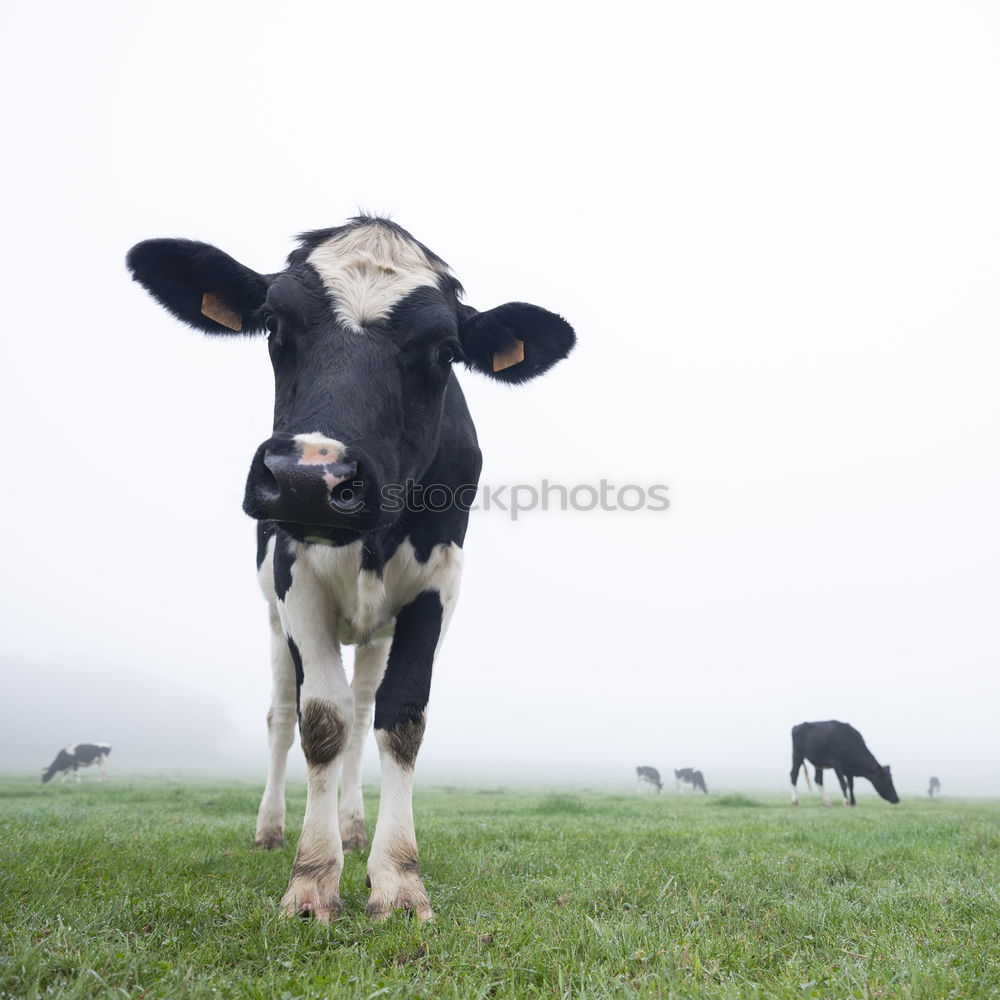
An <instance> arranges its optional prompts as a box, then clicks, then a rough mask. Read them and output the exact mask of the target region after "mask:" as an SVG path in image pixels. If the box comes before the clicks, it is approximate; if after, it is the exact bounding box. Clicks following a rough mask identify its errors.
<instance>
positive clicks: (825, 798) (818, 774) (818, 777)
mask: <svg viewBox="0 0 1000 1000" xmlns="http://www.w3.org/2000/svg"><path fill="white" fill-rule="evenodd" d="M816 784H817V786H818V787H819V794H820V795H821V796H822V798H823V805H825V806H829V805H830V796H829V795H827V794H826V789H825V788H824V787H823V768H821V767H817V768H816Z"/></svg>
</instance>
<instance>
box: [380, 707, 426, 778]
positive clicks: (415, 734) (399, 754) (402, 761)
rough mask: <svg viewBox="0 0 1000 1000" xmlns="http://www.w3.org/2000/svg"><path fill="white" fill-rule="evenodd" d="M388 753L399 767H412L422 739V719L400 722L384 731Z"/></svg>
mask: <svg viewBox="0 0 1000 1000" xmlns="http://www.w3.org/2000/svg"><path fill="white" fill-rule="evenodd" d="M386 736H387V741H386V742H387V744H388V750H389V753H391V754H392V755H393V757H395V758H396V763H397V764H399V766H400V767H406V768H410V769H412V768H413V765H414V764H415V763H416V760H417V754H418V753H419V752H420V744H421V743H422V742H423V739H424V720H423V718H422V717H421V718H420V719H418V720H415V721H412V720H411V721H409V722H400V723H399V724H398V725H397V726H394V727H393V728H392V729H390V730H389V731H388V733H386Z"/></svg>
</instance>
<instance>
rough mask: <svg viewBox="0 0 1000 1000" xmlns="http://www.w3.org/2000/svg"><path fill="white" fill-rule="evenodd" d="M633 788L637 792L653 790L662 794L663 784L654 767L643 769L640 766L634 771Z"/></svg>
mask: <svg viewBox="0 0 1000 1000" xmlns="http://www.w3.org/2000/svg"><path fill="white" fill-rule="evenodd" d="M635 786H636V791H638V792H641V791H643V790H644V789H649V790H650V791H652V789H654V788H655V789H656V790H657V791H658V792H662V791H663V782H662V781H660V772H659V771H657V770H656V768H655V767H643V766H641V765H640V766H639V767H637V768H636V769H635Z"/></svg>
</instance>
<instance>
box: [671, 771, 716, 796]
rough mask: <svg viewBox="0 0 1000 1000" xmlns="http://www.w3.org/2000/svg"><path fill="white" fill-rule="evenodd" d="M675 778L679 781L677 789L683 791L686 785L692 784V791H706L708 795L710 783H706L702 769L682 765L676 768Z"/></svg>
mask: <svg viewBox="0 0 1000 1000" xmlns="http://www.w3.org/2000/svg"><path fill="white" fill-rule="evenodd" d="M674 779H675V780H676V783H677V791H679V792H683V791H684V786H685V785H690V786H691V791H692V792H704V793H705V794H706V795H708V785H706V784H705V776H704V775H703V774H702V773H701V771H697V770H695V769H694V768H693V767H681V768H677V769H675V770H674Z"/></svg>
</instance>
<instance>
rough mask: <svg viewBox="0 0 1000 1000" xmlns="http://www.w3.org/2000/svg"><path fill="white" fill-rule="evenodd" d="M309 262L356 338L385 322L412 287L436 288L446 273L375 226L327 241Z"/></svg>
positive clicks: (409, 245) (416, 249) (417, 249)
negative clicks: (367, 327) (357, 335)
mask: <svg viewBox="0 0 1000 1000" xmlns="http://www.w3.org/2000/svg"><path fill="white" fill-rule="evenodd" d="M308 260H309V263H310V264H312V266H313V267H314V268H316V271H317V272H318V273H319V276H320V278H322V280H323V284H324V285H325V286H326V290H327V291H328V292H329V293H330V294H331V295H332V296H333V298H334V300H335V301H336V312H337V316H338V318H339V319H340V321H341V322H342V323H344V324H346V325H347V326H349V327H351V328H353V329H354V330H357V331H358V332H359V333H361V332H364V329H365V327H366V326H369V325H370V324H372V323H375V322H377V321H378V320H380V319H385V317H386V316H388V315H389V313H390V312H391V311H392V307H393V306H394V305H396V303H397V302H400V301H401V300H402V299H404V298H406V296H407V295H409V294H410V292H412V291H413V290H414V289H415V288H420V287H421V286H424V285H430V286H432V287H433V286H436V285H437V283H438V278H439V277H440V276H441V275H442V274H443V273H445V271H444V268H442V266H441V265H440V264H436V263H434V262H433V261H431V260H430V259H428V257H427V255H426V254H425V253H424V252H423V250H421V249H420V247H419V246H417V245H416V244H414V243H411V242H410V241H409V240H407V239H405V238H404V237H402V236H400V235H399V234H398V233H396V232H394V231H393V230H392V229H388V228H387V227H385V226H381V225H379V224H378V223H372V224H370V225H366V226H358V227H357V228H355V229H349V230H348V231H347V232H346V233H342V234H340V235H339V236H334V237H332V238H331V239H328V240H327V241H326V242H325V243H321V244H320V245H319V246H318V247H316V249H315V250H313V251H312V253H311V254H309V258H308Z"/></svg>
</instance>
